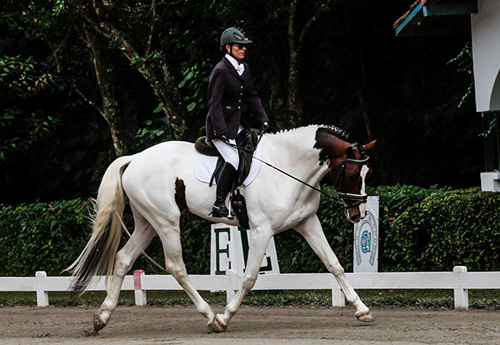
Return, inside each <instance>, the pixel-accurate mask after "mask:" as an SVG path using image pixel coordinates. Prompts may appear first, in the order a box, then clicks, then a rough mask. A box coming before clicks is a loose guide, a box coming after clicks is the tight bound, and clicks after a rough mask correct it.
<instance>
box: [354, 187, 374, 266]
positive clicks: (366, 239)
mask: <svg viewBox="0 0 500 345" xmlns="http://www.w3.org/2000/svg"><path fill="white" fill-rule="evenodd" d="M378 204H379V202H378V196H369V197H368V201H367V203H366V217H365V218H364V219H362V220H361V221H360V222H359V223H357V224H354V246H353V247H354V262H353V271H354V272H378V243H379V227H378V220H379V210H378Z"/></svg>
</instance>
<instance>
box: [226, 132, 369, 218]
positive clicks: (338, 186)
mask: <svg viewBox="0 0 500 345" xmlns="http://www.w3.org/2000/svg"><path fill="white" fill-rule="evenodd" d="M262 134H263V133H262V132H261V134H260V136H259V139H258V141H257V145H258V143H260V140H261V139H262ZM225 143H226V144H228V145H229V146H232V147H234V148H236V149H237V150H239V151H242V152H244V153H246V154H250V155H253V154H254V151H249V150H246V149H244V148H242V147H240V146H238V145H235V144H232V143H230V142H229V141H225ZM257 145H255V147H257ZM354 147H357V148H358V151H359V153H360V155H361V157H362V156H363V155H365V156H366V158H363V159H352V158H348V156H347V150H349V149H352V148H354ZM253 159H255V160H258V161H259V162H261V163H264V164H265V165H267V166H269V167H271V168H273V169H275V170H277V171H279V172H280V173H282V174H284V175H286V176H288V177H290V178H291V179H294V180H295V181H297V182H300V183H302V184H304V185H306V186H307V187H309V188H311V189H314V190H315V191H317V192H319V193H321V194H323V195H325V196H326V197H328V198H330V199H331V200H336V201H337V202H338V203H339V204H341V205H343V206H344V208H345V209H346V210H348V209H350V208H353V207H356V206H358V205H361V204H365V203H366V201H367V199H368V195H366V194H352V193H346V192H343V191H342V187H343V183H342V182H343V180H344V176H345V169H346V165H347V163H353V164H358V165H363V164H365V163H367V162H368V160H369V159H370V156H368V155H366V153H365V151H364V150H363V147H362V146H361V145H360V144H358V143H353V144H351V145H350V146H349V147H348V148H347V149H346V158H344V161H343V162H342V165H341V166H340V170H339V172H338V174H337V178H336V179H335V190H336V192H337V196H333V195H331V194H330V193H327V192H325V191H323V190H321V189H319V188H316V187H314V186H311V185H310V184H309V183H307V182H304V181H302V180H301V179H299V178H297V177H295V176H293V175H291V174H289V173H287V172H286V171H283V170H281V169H280V168H278V167H275V166H274V165H272V164H270V163H268V162H266V161H263V160H262V159H260V158H257V157H256V156H255V155H253ZM346 200H353V201H354V203H353V204H352V205H351V206H349V205H347V203H346Z"/></svg>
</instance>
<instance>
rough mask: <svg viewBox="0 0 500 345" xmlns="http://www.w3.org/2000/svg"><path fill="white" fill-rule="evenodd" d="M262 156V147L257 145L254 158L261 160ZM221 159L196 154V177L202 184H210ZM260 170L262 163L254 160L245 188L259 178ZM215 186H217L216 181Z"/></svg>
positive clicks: (244, 183)
mask: <svg viewBox="0 0 500 345" xmlns="http://www.w3.org/2000/svg"><path fill="white" fill-rule="evenodd" d="M261 156H262V150H261V146H260V145H257V150H255V153H254V157H257V158H260V157H261ZM218 158H219V157H212V156H206V155H203V154H201V153H199V152H197V153H196V165H195V167H194V175H195V176H196V178H197V179H198V180H200V181H201V182H206V183H209V182H210V179H211V178H212V175H213V173H214V170H215V166H216V165H217V159H218ZM259 169H260V162H259V161H258V160H256V159H253V160H252V166H251V167H250V172H249V173H248V176H247V178H246V179H245V181H243V187H247V186H248V185H249V184H250V183H252V181H253V180H255V178H256V177H257V174H258V173H259ZM214 184H216V182H215V180H214Z"/></svg>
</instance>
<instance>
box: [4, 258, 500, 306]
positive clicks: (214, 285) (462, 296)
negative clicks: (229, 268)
mask: <svg viewBox="0 0 500 345" xmlns="http://www.w3.org/2000/svg"><path fill="white" fill-rule="evenodd" d="M346 276H347V278H348V279H349V281H350V282H351V284H352V286H353V287H354V288H355V289H361V290H362V289H452V290H453V291H454V299H455V308H457V309H467V308H468V307H469V297H468V290H469V289H500V272H467V268H466V267H464V266H456V267H454V269H453V272H395V273H346ZM72 279H73V278H72V277H48V276H47V274H46V273H45V272H43V271H40V272H36V276H35V277H0V292H6V291H35V292H36V295H37V305H38V306H39V307H45V306H48V305H49V295H48V293H49V292H55V291H68V290H69V286H70V285H71V281H72ZM190 279H191V282H192V283H193V285H194V287H195V288H196V289H198V290H209V291H226V294H227V300H228V301H229V300H230V299H231V298H232V297H233V296H234V294H235V291H237V290H238V289H239V288H240V286H241V282H242V279H243V277H242V276H238V275H234V274H232V275H227V276H210V275H191V276H190ZM105 290H106V283H105V279H104V278H103V277H97V278H95V280H94V281H93V283H92V286H91V287H90V288H89V289H88V291H105ZM122 290H134V291H135V303H136V305H139V306H143V305H146V304H147V297H146V292H147V291H148V290H182V288H181V287H180V285H179V284H178V283H177V282H176V281H175V279H174V278H173V277H172V276H170V275H145V274H144V271H135V272H134V275H133V276H132V275H128V276H126V277H125V281H124V283H123V287H122ZM254 290H332V305H333V306H334V307H343V306H345V296H344V294H343V293H342V291H341V290H340V287H339V285H338V284H337V282H336V280H335V278H334V277H333V276H332V275H331V274H329V273H300V274H296V273H293V274H275V275H273V274H267V275H260V276H259V279H257V282H256V284H255V287H254Z"/></svg>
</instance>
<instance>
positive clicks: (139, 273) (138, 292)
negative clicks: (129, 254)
mask: <svg viewBox="0 0 500 345" xmlns="http://www.w3.org/2000/svg"><path fill="white" fill-rule="evenodd" d="M144 275H145V273H144V270H136V271H134V295H135V305H137V306H140V307H144V306H146V305H147V304H148V299H147V295H146V291H145V290H143V289H142V277H144Z"/></svg>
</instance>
